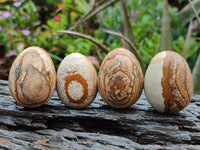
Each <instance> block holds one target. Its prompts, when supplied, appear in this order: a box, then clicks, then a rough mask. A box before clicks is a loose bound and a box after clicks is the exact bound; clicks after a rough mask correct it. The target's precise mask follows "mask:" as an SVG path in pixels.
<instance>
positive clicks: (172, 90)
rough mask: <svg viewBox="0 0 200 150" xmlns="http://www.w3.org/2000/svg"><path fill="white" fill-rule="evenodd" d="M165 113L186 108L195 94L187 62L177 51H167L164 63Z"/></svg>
mask: <svg viewBox="0 0 200 150" xmlns="http://www.w3.org/2000/svg"><path fill="white" fill-rule="evenodd" d="M161 82H162V87H163V97H164V99H165V102H164V105H165V110H164V113H176V112H178V111H180V110H182V109H183V108H185V107H186V106H187V105H188V104H189V102H190V100H191V98H192V94H193V81H192V75H191V72H190V68H189V66H188V64H187V62H186V61H185V60H184V59H183V58H182V57H181V56H180V55H179V54H177V53H175V52H172V51H167V52H166V57H165V59H164V64H163V78H162V81H161Z"/></svg>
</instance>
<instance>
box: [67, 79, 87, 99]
mask: <svg viewBox="0 0 200 150" xmlns="http://www.w3.org/2000/svg"><path fill="white" fill-rule="evenodd" d="M68 93H69V96H70V97H71V98H72V99H73V100H79V99H80V98H81V97H82V96H83V94H84V88H83V86H82V84H81V83H80V82H77V81H71V82H70V83H69V85H68Z"/></svg>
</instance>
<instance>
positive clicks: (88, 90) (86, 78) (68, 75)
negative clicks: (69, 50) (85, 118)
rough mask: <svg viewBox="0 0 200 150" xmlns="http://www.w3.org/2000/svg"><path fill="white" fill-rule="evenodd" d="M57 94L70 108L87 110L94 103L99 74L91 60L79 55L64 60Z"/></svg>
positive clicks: (59, 70) (71, 55)
mask: <svg viewBox="0 0 200 150" xmlns="http://www.w3.org/2000/svg"><path fill="white" fill-rule="evenodd" d="M57 93H58V96H59V97H60V99H61V100H62V102H63V103H64V104H65V105H66V106H67V107H69V108H75V109H80V108H85V107H87V106H88V105H90V103H92V102H93V100H94V99H95V97H96V93H97V73H96V70H95V68H94V66H93V65H92V63H91V62H90V61H89V59H87V58H86V57H85V56H84V55H82V54H79V53H73V54H70V55H68V56H66V57H65V58H64V60H63V61H62V62H61V64H60V66H59V68H58V71H57Z"/></svg>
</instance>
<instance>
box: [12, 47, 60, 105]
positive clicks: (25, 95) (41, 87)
mask: <svg viewBox="0 0 200 150" xmlns="http://www.w3.org/2000/svg"><path fill="white" fill-rule="evenodd" d="M55 85H56V71H55V68H54V64H53V62H52V60H51V57H50V56H49V54H48V53H47V52H46V51H45V50H43V49H42V48H40V47H36V46H32V47H29V48H27V49H25V50H24V51H22V52H21V53H20V54H19V55H18V56H17V58H16V59H15V61H14V62H13V64H12V67H11V69H10V73H9V89H10V93H11V95H12V96H13V98H14V99H15V100H16V102H17V103H19V104H21V105H23V106H25V107H39V106H41V105H43V104H45V103H46V102H47V101H48V100H49V99H50V98H51V96H52V94H53V92H54V90H55Z"/></svg>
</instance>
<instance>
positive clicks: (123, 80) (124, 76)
mask: <svg viewBox="0 0 200 150" xmlns="http://www.w3.org/2000/svg"><path fill="white" fill-rule="evenodd" d="M98 89H99V93H100V95H101V97H102V98H103V100H105V102H107V103H108V104H109V105H110V106H112V107H114V108H119V109H122V108H127V107H130V106H131V105H133V104H134V103H135V102H136V101H137V100H138V99H139V97H140V95H141V92H142V89H143V73H142V69H141V66H140V63H139V62H138V60H137V59H136V57H135V56H134V54H133V53H131V52H130V51H129V50H126V49H124V48H117V49H114V50H112V51H111V52H109V53H108V54H107V56H106V57H105V58H104V60H103V62H102V64H101V67H100V70H99V75H98Z"/></svg>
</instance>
